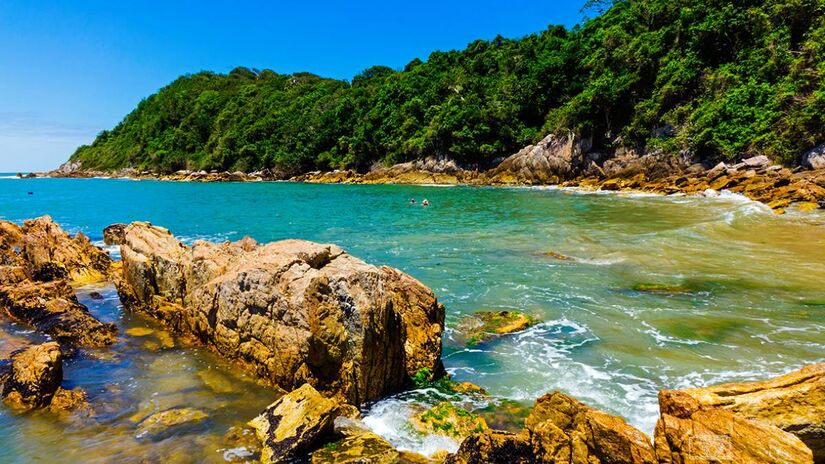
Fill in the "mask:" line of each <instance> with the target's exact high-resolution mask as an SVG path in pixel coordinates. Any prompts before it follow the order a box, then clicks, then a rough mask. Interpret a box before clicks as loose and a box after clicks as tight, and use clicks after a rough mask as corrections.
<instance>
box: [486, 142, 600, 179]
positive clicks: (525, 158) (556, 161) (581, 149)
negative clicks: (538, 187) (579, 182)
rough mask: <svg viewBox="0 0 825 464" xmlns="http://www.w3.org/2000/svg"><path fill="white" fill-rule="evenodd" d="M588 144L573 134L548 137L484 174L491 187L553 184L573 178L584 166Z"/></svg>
mask: <svg viewBox="0 0 825 464" xmlns="http://www.w3.org/2000/svg"><path fill="white" fill-rule="evenodd" d="M590 145H591V142H590V140H586V139H579V138H577V137H575V136H574V135H573V134H567V135H562V136H557V135H555V134H550V135H548V136H547V137H545V138H544V139H543V140H542V141H541V142H539V143H537V144H535V145H529V146H527V147H524V148H522V149H521V150H520V151H519V152H518V153H516V154H514V155H511V156H509V157H507V158H506V159H505V160H504V161H502V162H501V163H500V164H499V165H498V166H496V167H495V168H493V169H491V170H490V171H487V173H486V174H485V175H486V176H487V180H488V181H489V182H490V183H492V184H528V185H531V184H533V185H535V184H557V183H559V182H562V181H564V180H569V179H572V178H574V177H576V176H577V175H578V174H579V173H580V172H581V171H582V169H583V168H585V167H586V166H587V165H588V161H589V159H588V158H587V151H588V150H589V149H590Z"/></svg>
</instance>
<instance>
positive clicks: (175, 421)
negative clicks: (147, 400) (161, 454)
mask: <svg viewBox="0 0 825 464" xmlns="http://www.w3.org/2000/svg"><path fill="white" fill-rule="evenodd" d="M208 418H209V414H207V413H205V412H203V411H201V410H199V409H194V408H174V409H167V410H166V411H160V412H156V413H154V414H152V415H150V416H149V417H147V418H146V419H143V421H142V422H141V423H140V425H139V426H138V429H137V435H136V436H137V438H156V437H159V436H162V435H164V434H165V433H166V432H167V431H168V430H169V429H170V428H173V427H174V428H181V427H182V426H193V425H196V424H198V423H200V422H203V421H204V420H206V419H208Z"/></svg>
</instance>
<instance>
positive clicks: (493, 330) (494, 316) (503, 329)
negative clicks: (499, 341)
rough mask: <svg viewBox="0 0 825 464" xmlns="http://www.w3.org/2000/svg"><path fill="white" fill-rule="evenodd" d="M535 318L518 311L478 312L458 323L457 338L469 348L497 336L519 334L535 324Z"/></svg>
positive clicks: (536, 322)
mask: <svg viewBox="0 0 825 464" xmlns="http://www.w3.org/2000/svg"><path fill="white" fill-rule="evenodd" d="M538 322H539V321H537V320H536V319H535V318H533V317H532V316H530V315H528V314H524V313H521V312H518V311H480V312H477V313H474V314H471V315H469V316H465V317H463V318H461V320H459V321H458V325H457V326H456V332H457V333H458V338H459V339H460V340H461V341H462V342H464V343H466V344H467V345H469V346H474V345H478V344H479V343H483V342H486V341H489V340H490V339H492V338H495V337H497V336H501V335H506V334H511V333H515V332H521V331H523V330H526V329H528V328H530V327H532V326H534V325H536V324H538Z"/></svg>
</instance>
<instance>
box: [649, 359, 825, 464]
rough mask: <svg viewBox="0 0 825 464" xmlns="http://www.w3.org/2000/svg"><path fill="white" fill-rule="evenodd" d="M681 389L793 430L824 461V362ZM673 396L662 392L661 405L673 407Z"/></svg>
mask: <svg viewBox="0 0 825 464" xmlns="http://www.w3.org/2000/svg"><path fill="white" fill-rule="evenodd" d="M681 392H682V393H684V394H687V395H689V396H690V397H692V398H693V399H695V400H696V401H697V402H698V403H699V404H700V405H702V406H708V407H718V408H722V409H725V410H728V411H731V412H734V413H737V414H738V415H740V416H743V417H745V418H748V419H756V420H759V421H762V422H765V423H767V424H770V425H773V426H776V427H779V428H780V429H782V430H784V431H786V432H789V433H792V434H794V435H796V436H797V437H799V438H800V439H801V440H802V441H803V442H804V443H805V444H806V445H807V446H808V447H809V448H810V449H811V451H813V454H814V458H815V459H816V462H818V463H820V462H825V363H820V364H814V365H810V366H807V367H804V368H802V369H800V370H797V371H794V372H791V373H789V374H786V375H783V376H781V377H776V378H773V379H769V380H765V381H761V382H743V383H728V384H724V385H715V386H712V387H705V388H689V389H685V390H681ZM672 398H674V395H671V394H665V395H662V396H661V398H660V399H661V401H663V402H664V403H665V404H663V406H662V407H663V408H665V409H672V408H673V405H671V404H670V402H671V401H672Z"/></svg>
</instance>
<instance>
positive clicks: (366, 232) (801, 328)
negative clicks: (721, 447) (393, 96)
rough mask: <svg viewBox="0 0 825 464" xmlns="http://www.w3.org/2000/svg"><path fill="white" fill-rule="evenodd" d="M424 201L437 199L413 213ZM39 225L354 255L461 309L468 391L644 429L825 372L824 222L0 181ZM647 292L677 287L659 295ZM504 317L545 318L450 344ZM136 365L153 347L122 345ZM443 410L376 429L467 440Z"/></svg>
mask: <svg viewBox="0 0 825 464" xmlns="http://www.w3.org/2000/svg"><path fill="white" fill-rule="evenodd" d="M29 192H32V194H29ZM413 197H414V198H416V199H417V200H419V202H418V203H419V204H420V201H421V200H422V199H424V198H427V199H428V200H429V201H430V203H431V206H429V207H421V206H411V205H409V203H408V201H409V199H410V198H413ZM42 214H50V215H51V216H52V217H53V218H54V219H55V220H56V221H58V222H59V223H61V224H62V225H63V226H64V227H65V228H66V229H67V230H69V231H72V232H74V231H78V230H82V231H83V232H84V233H86V234H87V235H89V236H90V237H91V238H92V240H101V239H102V229H103V227H105V226H106V225H109V224H111V223H114V222H130V221H134V220H148V221H150V222H152V223H155V224H158V225H162V226H165V227H168V228H169V229H171V230H172V231H173V232H174V233H175V234H176V235H178V236H179V237H183V238H184V239H186V240H194V239H197V238H204V239H209V240H235V239H239V238H242V237H243V236H245V235H249V236H252V237H254V238H255V239H257V240H259V241H272V240H280V239H285V238H301V239H308V240H314V241H320V242H334V243H337V244H339V245H341V246H342V247H344V248H345V249H347V250H348V251H349V252H350V253H352V254H354V255H356V256H359V257H361V258H363V259H364V260H366V261H368V262H371V263H375V264H388V265H391V266H395V267H397V268H400V269H401V270H403V271H405V272H407V273H409V274H411V275H413V276H415V277H416V278H418V279H420V280H421V281H422V282H423V283H425V284H426V285H428V286H429V287H431V288H432V289H433V290H434V291H435V293H436V295H437V296H438V297H439V299H440V300H441V301H443V302H444V304H445V305H446V307H447V326H448V336H447V337H446V340H445V345H444V350H445V354H444V363H445V365H446V366H447V368H448V370H449V371H450V372H451V373H452V374H453V375H454V377H455V378H456V379H457V380H462V381H463V380H467V381H472V382H474V383H477V384H479V385H481V386H483V387H485V388H486V389H487V390H488V391H489V392H490V393H492V394H493V395H496V396H497V397H501V398H509V399H514V400H518V401H522V402H524V403H525V404H529V402H530V401H531V400H533V399H535V398H536V397H537V396H539V395H541V394H543V393H545V392H548V391H552V390H554V389H560V390H563V391H566V392H568V393H570V394H572V395H574V396H576V397H578V398H580V399H581V400H583V401H585V402H587V403H589V404H591V405H593V406H596V407H599V408H602V409H604V410H606V411H609V412H611V413H615V414H619V415H621V416H623V417H625V418H626V419H627V420H628V421H629V422H631V423H632V424H634V425H636V426H638V427H639V428H641V429H642V430H643V431H645V432H647V433H650V432H652V429H653V426H654V424H655V420H656V415H657V407H656V393H657V391H658V390H659V389H662V388H679V387H687V386H697V385H705V384H711V383H718V382H723V381H733V380H747V379H757V378H764V377H766V376H769V375H774V374H779V373H783V372H785V371H788V370H791V369H794V368H797V367H800V366H802V365H804V364H806V363H812V362H819V361H823V360H825V337H823V333H825V290H823V287H822V282H823V281H825V216H823V215H822V214H819V213H812V214H802V213H795V212H790V213H789V214H787V215H785V216H775V215H773V214H772V213H771V212H770V211H769V210H768V209H767V208H766V207H764V206H762V205H758V204H755V203H753V202H750V201H748V200H745V199H743V198H741V197H738V196H735V195H722V196H720V197H717V198H695V197H690V198H689V197H659V196H632V195H614V194H604V195H602V194H579V193H575V192H570V191H563V190H558V189H538V188H535V189H516V188H513V189H509V188H475V187H427V186H343V185H305V184H293V183H226V184H198V183H173V182H158V181H129V180H106V179H76V180H75V179H31V180H18V179H9V180H2V179H0V218H3V219H8V220H12V221H21V220H22V219H25V218H31V217H35V216H39V215H42ZM549 251H554V252H557V253H561V254H563V255H566V256H569V257H571V258H573V259H572V260H558V259H555V258H553V257H550V256H546V255H545V253H546V252H549ZM640 284H657V285H669V286H674V287H678V288H677V289H674V290H672V291H671V292H650V291H644V290H643V287H640ZM112 305H113V306H112ZM89 306H90V308H91V309H92V310H93V311H98V312H106V311H108V314H109V317H111V318H113V320H117V321H121V320H122V319H125V320H123V321H121V322H119V324H123V326H124V327H128V326H129V325H130V324H134V322H133V321H131V320H130V318H134V317H135V316H131V315H123V314H121V313H120V308H119V307H118V305H117V302H116V301H114V302H111V303H110V306H109V307H108V309H106V308H102V307H101V305H100V304H98V303H96V302H94V301H89ZM493 309H516V310H520V311H525V312H528V313H530V314H532V315H534V316H536V317H538V318H540V319H541V320H542V321H544V322H543V323H542V324H540V325H538V326H536V327H534V328H532V329H530V330H528V331H526V332H523V333H520V334H516V335H513V336H509V337H503V338H500V339H497V340H494V341H492V342H490V343H486V344H483V345H480V346H477V347H474V348H472V349H468V348H465V347H464V346H462V345H460V344H459V343H458V342H457V341H456V340H455V339H454V338H453V333H452V328H453V327H454V326H455V325H456V322H457V321H458V320H459V319H460V318H461V317H462V315H466V314H471V313H473V312H475V311H480V310H493ZM143 323H144V322H141V324H143ZM124 343H127V344H128V343H129V342H128V341H127V342H124ZM176 349H179V350H181V353H184V354H187V355H189V356H191V357H192V361H191V362H188V364H187V366H190V367H191V366H192V365H197V364H199V363H200V364H203V363H207V364H208V363H210V362H211V361H209V360H208V359H207V357H208V355H206V354H204V353H201V352H200V351H198V350H197V349H190V348H186V349H184V348H176ZM139 352H140V348H139V347H138V346H137V345H136V346H135V347H132V348H128V349H126V348H124V351H123V353H124V356H125V355H126V354H129V355H133V356H137V355H138V353H139ZM161 353H166V352H163V351H162V352H161ZM172 353H175V352H174V351H173V352H172ZM179 355H180V353H179ZM140 356H150V358H151V357H152V356H159V355H157V354H140ZM166 356H168V354H167V355H166ZM151 359H152V360H151V361H150V362H154V358H151ZM83 362H85V364H83V365H82V366H78V367H77V369H75V370H71V371H70V372H69V374H72V375H73V376H74V378H79V377H82V376H85V375H92V374H94V375H100V373H99V371H96V369H98V368H99V367H96V366H95V362H93V361H88V360H87V361H83ZM124 362H131V361H124ZM135 362H137V361H135ZM81 364H82V363H81ZM124 369H125V370H123V371H116V370H115V371H112V372H111V373H110V374H107V375H111V379H110V380H111V381H112V382H116V381H119V380H120V379H118V378H117V377H116V376H118V375H132V371H130V370H129V368H128V367H127V368H124ZM107 372H108V371H107ZM227 375H228V374H227ZM145 382H150V380H145ZM150 383H151V382H150ZM250 385H252V384H250ZM249 389H253V387H249ZM127 390H128V388H127ZM147 391H148V390H145V389H140V388H138V389H135V390H133V391H130V393H129V395H127V397H128V398H127V399H125V400H123V401H124V402H128V401H134V402H140V401H145V400H146V398H140V395H144V394H147V395H150V394H151V393H147ZM227 395H229V396H227V398H226V399H225V401H227V403H226V404H227V405H229V406H234V405H240V404H241V402H240V400H238V398H240V395H242V393H238V392H236V393H233V394H231V395H230V394H227ZM232 395H236V396H232ZM250 395H251V397H250V398H255V399H254V400H253V399H249V398H247V399H246V400H244V401H245V403H243V404H247V405H249V406H248V407H246V408H242V407H240V406H238V408H237V410H234V411H227V410H221V411H220V412H216V413H215V414H216V419H215V420H214V421H212V423H211V425H209V426H207V428H206V429H205V430H204V431H202V433H204V434H213V435H216V436H220V435H222V434H223V433H224V432H225V431H226V429H227V427H228V426H229V424H230V423H232V421H233V420H236V421H241V422H243V421H245V420H248V419H249V418H251V417H250V415H251V414H253V412H252V411H254V410H255V409H256V408H259V407H263V406H265V405H266V404H267V402H268V396H267V393H266V392H265V391H264V392H257V393H254V394H250ZM92 396H93V395H92ZM105 399H106V397H95V396H93V397H92V400H93V403H94V401H100V402H104V400H105ZM431 401H435V399H434V398H431V395H430V396H427V395H425V394H422V393H421V392H418V394H414V395H400V396H399V397H396V398H390V399H387V400H384V401H382V402H379V403H378V404H376V405H373V406H372V408H371V409H369V410H368V411H367V420H368V423H369V424H370V425H371V426H372V427H374V429H375V430H376V431H378V432H379V433H382V434H383V435H384V436H386V437H388V438H390V439H391V440H392V441H394V442H395V443H396V444H397V445H400V446H404V447H408V448H412V449H417V450H419V451H432V450H434V447H445V446H446V447H448V448H449V447H454V446H455V444H450V443H446V444H445V443H444V442H443V441H439V440H433V439H421V437H416V436H412V435H410V434H409V433H408V431H407V430H406V428H405V427H404V426H403V423H404V421H405V419H406V416H408V415H410V414H412V413H414V412H416V411H418V410H420V408H422V407H423V406H422V404H421V403H422V402H424V403H427V402H431ZM469 406H473V407H481V406H483V405H478V404H470V405H469ZM223 409H231V408H223ZM29 420H30V419H27V418H20V417H14V416H9V415H8V414H7V413H1V415H0V427H2V428H3V429H4V430H5V429H7V427H12V428H13V429H14V430H18V431H19V433H20V434H21V436H24V435H26V431H27V430H28V429H29V428H30V427H29V426H28V425H26V424H28V422H27V421H29ZM107 420H108V421H109V423H119V422H118V420H119V419H117V418H114V419H112V418H104V419H100V418H98V424H99V423H104V424H106V423H107V422H106V421H107ZM83 430H84V429H83V428H82V427H81V428H80V429H78V430H76V431H75V433H77V434H80V436H82V435H83V434H84V433H85V432H84V431H83ZM89 440H90V441H92V442H94V440H92V439H89ZM3 441H4V440H3V438H0V460H4V459H3V458H4V456H3V453H7V454H8V453H11V454H13V455H23V456H25V455H26V453H27V451H26V449H28V448H25V447H24V448H25V449H22V450H18V451H9V448H8V447H7V446H5V445H6V444H5V443H3ZM87 441H88V440H87ZM82 442H83V441H82V440H81V441H80V442H79V443H82ZM32 446H34V445H32ZM64 446H65V445H64ZM78 446H84V445H82V444H80V445H78ZM11 449H12V450H14V448H11ZM15 453H16V454H15ZM5 457H8V455H7V456H5ZM104 461H105V460H104ZM20 462H25V459H24V460H21V461H20ZM102 462H103V461H102Z"/></svg>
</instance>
